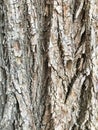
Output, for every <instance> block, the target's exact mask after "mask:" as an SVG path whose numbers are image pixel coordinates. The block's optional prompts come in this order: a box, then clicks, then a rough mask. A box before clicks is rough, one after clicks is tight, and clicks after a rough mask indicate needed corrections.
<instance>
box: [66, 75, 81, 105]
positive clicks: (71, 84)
mask: <svg viewBox="0 0 98 130" xmlns="http://www.w3.org/2000/svg"><path fill="white" fill-rule="evenodd" d="M78 76H79V73H77V74H75V75H74V76H73V78H72V79H71V82H70V83H69V84H68V85H67V88H68V91H67V93H66V96H65V103H66V101H67V99H68V97H69V95H70V93H71V90H72V87H73V85H74V83H75V81H76V79H77V77H78Z"/></svg>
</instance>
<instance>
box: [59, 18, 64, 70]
mask: <svg viewBox="0 0 98 130" xmlns="http://www.w3.org/2000/svg"><path fill="white" fill-rule="evenodd" d="M57 34H58V40H57V45H58V49H59V54H60V58H61V63H62V65H63V68H64V69H65V65H64V50H63V45H62V42H61V38H60V29H59V19H58V18H57Z"/></svg>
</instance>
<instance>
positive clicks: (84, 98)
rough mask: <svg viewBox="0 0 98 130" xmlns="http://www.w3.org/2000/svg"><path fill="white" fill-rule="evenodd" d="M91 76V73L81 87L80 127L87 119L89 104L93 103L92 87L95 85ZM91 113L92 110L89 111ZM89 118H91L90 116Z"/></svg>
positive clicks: (78, 121) (78, 120)
mask: <svg viewBox="0 0 98 130" xmlns="http://www.w3.org/2000/svg"><path fill="white" fill-rule="evenodd" d="M91 77H92V76H91V74H90V75H89V76H87V77H86V79H85V81H84V83H83V85H82V88H81V95H80V101H79V105H80V107H79V110H80V111H79V116H78V119H77V123H78V125H79V126H80V127H81V124H82V123H83V121H84V120H85V116H86V112H87V110H88V104H89V105H90V104H91V98H92V94H91V88H92V86H93V83H92V79H91ZM90 113H91V112H90V111H89V114H90ZM88 120H90V119H89V118H88ZM85 127H86V128H87V127H88V126H86V125H85Z"/></svg>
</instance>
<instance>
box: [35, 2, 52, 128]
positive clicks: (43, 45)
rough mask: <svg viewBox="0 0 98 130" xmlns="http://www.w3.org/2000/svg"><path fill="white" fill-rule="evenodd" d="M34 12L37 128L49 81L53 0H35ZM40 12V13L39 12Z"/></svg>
mask: <svg viewBox="0 0 98 130" xmlns="http://www.w3.org/2000/svg"><path fill="white" fill-rule="evenodd" d="M36 2H37V3H36V13H37V20H38V34H39V37H38V44H37V60H38V79H37V88H36V89H37V93H36V95H37V96H36V103H35V106H36V107H34V111H35V112H36V115H35V114H34V115H35V121H36V123H37V124H36V126H37V129H41V128H42V127H43V121H44V115H45V111H46V103H47V104H49V102H50V101H49V100H47V102H46V98H47V96H48V86H49V82H50V74H51V71H50V68H49V67H48V61H49V56H48V47H49V41H50V30H51V18H52V13H53V2H54V1H53V0H51V1H50V0H48V1H36ZM39 12H40V13H39Z"/></svg>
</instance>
